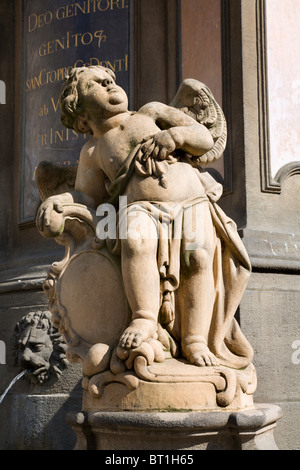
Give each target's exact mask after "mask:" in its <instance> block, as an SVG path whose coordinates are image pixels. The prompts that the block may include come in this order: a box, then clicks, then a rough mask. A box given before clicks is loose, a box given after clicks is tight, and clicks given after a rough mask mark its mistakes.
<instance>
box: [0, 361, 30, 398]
mask: <svg viewBox="0 0 300 470" xmlns="http://www.w3.org/2000/svg"><path fill="white" fill-rule="evenodd" d="M28 372H31V370H30V369H26V370H22V372H20V373H19V374H18V375H17V376H16V377H15V378H14V379H13V380H12V381H11V382H10V384H9V386H8V387H7V388H6V390H5V391H4V393H3V394H2V395H1V397H0V404H1V403H2V401H3V399H4V397H5V395H6V394H7V393H8V391H9V390H10V389H11V387H12V386H13V385H14V384H15V383H16V382H17V381H18V380H19V379H20V378H21V377H23V375H25V374H27V373H28Z"/></svg>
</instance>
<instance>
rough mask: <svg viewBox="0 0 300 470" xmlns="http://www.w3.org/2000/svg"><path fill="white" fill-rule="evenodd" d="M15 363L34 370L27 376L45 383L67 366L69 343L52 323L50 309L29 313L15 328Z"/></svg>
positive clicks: (34, 380) (31, 379)
mask: <svg viewBox="0 0 300 470" xmlns="http://www.w3.org/2000/svg"><path fill="white" fill-rule="evenodd" d="M15 345H16V346H15V365H18V366H20V367H22V368H23V369H31V373H29V374H27V378H28V379H29V380H30V381H31V382H33V383H40V384H42V383H44V382H45V381H46V380H48V379H49V378H50V376H51V375H55V376H56V377H58V376H59V375H60V374H61V373H62V370H63V369H65V368H66V366H67V364H68V361H67V359H66V348H67V347H66V344H65V342H64V340H63V338H62V336H61V335H60V333H59V332H58V331H57V329H56V328H54V327H53V325H52V323H51V314H50V312H48V311H46V312H30V313H28V314H27V315H25V317H23V318H22V320H21V321H20V322H18V323H17V325H16V327H15Z"/></svg>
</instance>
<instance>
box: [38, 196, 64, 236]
mask: <svg viewBox="0 0 300 470" xmlns="http://www.w3.org/2000/svg"><path fill="white" fill-rule="evenodd" d="M36 225H37V228H38V230H39V231H40V232H41V234H42V235H44V236H46V237H57V236H58V235H60V234H61V233H62V231H63V229H64V217H63V206H62V204H61V202H60V200H59V199H58V197H57V196H52V197H49V198H48V199H46V201H44V202H43V203H42V204H41V206H40V208H39V210H38V213H37V218H36Z"/></svg>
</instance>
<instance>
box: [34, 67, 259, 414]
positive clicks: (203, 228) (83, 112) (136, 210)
mask: <svg viewBox="0 0 300 470" xmlns="http://www.w3.org/2000/svg"><path fill="white" fill-rule="evenodd" d="M115 80H116V77H115V75H114V73H113V72H112V71H111V70H110V69H107V68H104V67H100V66H91V67H81V68H76V69H73V70H72V72H71V73H70V76H69V77H67V79H66V81H65V83H64V85H63V87H62V90H61V95H60V107H61V120H62V123H63V124H64V125H65V126H66V127H68V128H72V129H74V130H76V132H82V133H89V134H90V135H91V138H90V140H89V141H88V142H87V143H86V144H85V145H84V146H83V148H82V150H81V153H80V159H79V165H78V168H76V169H74V170H72V171H75V172H76V178H75V183H74V187H66V189H65V190H62V191H61V192H60V193H56V194H49V191H48V193H47V197H46V198H45V197H43V195H45V194H46V193H45V189H44V183H43V182H42V180H43V181H45V180H47V177H46V178H45V175H46V174H47V164H45V163H43V164H41V166H40V167H39V168H38V171H37V182H38V186H39V189H40V194H41V197H42V204H41V206H40V208H39V211H38V215H37V226H38V229H39V230H40V232H41V234H42V235H44V236H46V237H56V240H57V242H58V243H62V244H64V245H65V246H66V254H65V257H64V259H63V260H61V261H60V262H57V263H53V265H52V267H51V269H50V271H49V273H48V277H47V279H46V281H45V292H46V293H47V295H48V298H49V309H50V310H51V312H52V316H53V322H54V324H55V326H57V327H58V329H59V331H60V332H61V333H62V334H63V335H64V337H65V339H66V342H67V344H68V347H69V348H68V354H69V358H71V359H73V360H80V361H81V362H82V364H83V376H84V379H83V387H84V389H85V395H84V396H85V398H84V400H85V403H86V406H87V407H88V408H89V409H91V408H95V409H154V408H155V409H159V408H161V407H162V408H164V409H165V408H168V407H171V408H180V409H182V408H183V409H184V408H185V407H187V408H188V409H191V408H192V409H203V407H204V408H205V407H211V408H215V407H218V406H223V407H224V406H225V407H226V406H233V404H237V406H245V405H247V404H249V403H252V394H253V391H254V390H255V370H254V367H253V365H252V363H251V361H252V356H253V351H252V348H251V346H250V344H249V343H248V341H247V339H246V338H245V337H244V335H243V333H242V332H241V330H240V327H239V325H238V323H237V321H236V319H235V318H234V316H235V313H236V310H237V307H238V305H239V303H240V301H241V298H242V295H243V292H244V290H245V288H246V285H247V281H248V278H249V274H250V271H251V266H250V261H249V258H248V255H247V253H246V250H245V248H244V246H243V243H242V241H241V239H240V237H239V235H238V232H237V228H236V225H235V223H234V222H233V221H232V220H231V219H229V218H228V217H227V216H226V215H225V214H224V213H223V211H222V210H221V209H220V207H219V206H218V205H217V201H218V199H219V198H220V197H221V195H222V186H221V185H220V184H219V183H217V182H216V181H215V179H214V178H212V176H211V175H210V174H209V172H207V171H205V166H207V165H208V164H209V163H211V162H213V161H214V160H216V159H218V158H220V157H221V155H222V154H223V152H224V149H225V146H226V137H227V129H226V120H225V117H224V114H223V112H222V109H221V108H220V106H219V105H218V104H217V103H216V101H215V99H214V97H213V94H212V92H211V91H210V90H209V89H208V88H207V87H206V86H205V85H204V84H202V83H200V82H198V81H197V80H193V79H188V80H185V81H184V82H183V83H182V84H181V86H180V88H179V90H178V92H177V94H176V96H175V98H174V100H173V101H172V103H171V104H170V105H166V104H164V103H159V102H150V103H147V104H145V105H144V106H142V108H140V109H139V110H138V111H137V112H132V111H129V110H128V100H127V96H126V94H125V92H124V90H123V89H122V88H120V87H119V86H118V85H117V84H116V81H115ZM51 171H52V172H53V168H52V170H51ZM64 171H68V172H70V170H69V169H68V170H66V169H63V168H61V169H60V170H59V172H64ZM66 176H67V178H66V179H68V178H69V183H67V184H68V185H69V186H70V173H68V174H67V175H66ZM73 176H74V174H73ZM63 178H64V177H63V176H62V179H63ZM50 181H51V178H50ZM48 186H49V185H48ZM54 186H55V185H54ZM56 186H57V184H56ZM62 187H63V186H60V188H61V189H62ZM50 192H51V191H50ZM124 385H125V388H126V390H127V392H126V393H124V392H121V391H120V390H121V389H122V390H123V389H124ZM110 387H114V388H110ZM116 387H117V388H116ZM118 387H121V389H119V388H118ZM122 387H123V388H122ZM203 387H204V388H203ZM209 387H210V389H209ZM211 387H212V388H211ZM212 389H213V391H214V393H213V394H211V390H212ZM109 390H116V395H115V397H114V398H112V395H111V393H110V391H109ZM203 390H204V391H203ZM209 390H210V392H209Z"/></svg>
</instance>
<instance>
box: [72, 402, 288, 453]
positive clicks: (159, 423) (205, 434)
mask: <svg viewBox="0 0 300 470" xmlns="http://www.w3.org/2000/svg"><path fill="white" fill-rule="evenodd" d="M280 417H281V409H280V408H279V407H278V406H276V405H268V404H266V405H265V404H262V405H255V406H253V407H251V408H249V409H246V410H240V411H223V412H218V411H215V412H213V411H202V412H201V411H199V412H189V413H188V412H181V413H180V412H177V413H175V412H169V413H161V412H157V413H155V412H152V413H136V412H119V413H116V412H91V413H85V412H80V413H77V414H73V415H69V416H68V417H67V421H68V423H69V424H71V425H72V427H73V430H74V431H75V432H76V435H77V443H76V446H75V449H76V450H190V451H193V450H278V447H277V445H276V443H275V440H274V435H273V432H274V428H275V427H276V423H277V420H278V419H279V418H280Z"/></svg>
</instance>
